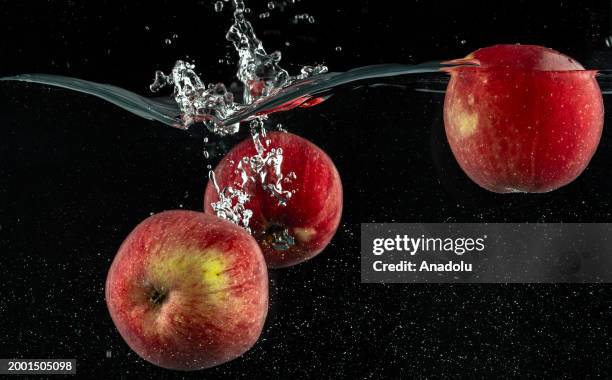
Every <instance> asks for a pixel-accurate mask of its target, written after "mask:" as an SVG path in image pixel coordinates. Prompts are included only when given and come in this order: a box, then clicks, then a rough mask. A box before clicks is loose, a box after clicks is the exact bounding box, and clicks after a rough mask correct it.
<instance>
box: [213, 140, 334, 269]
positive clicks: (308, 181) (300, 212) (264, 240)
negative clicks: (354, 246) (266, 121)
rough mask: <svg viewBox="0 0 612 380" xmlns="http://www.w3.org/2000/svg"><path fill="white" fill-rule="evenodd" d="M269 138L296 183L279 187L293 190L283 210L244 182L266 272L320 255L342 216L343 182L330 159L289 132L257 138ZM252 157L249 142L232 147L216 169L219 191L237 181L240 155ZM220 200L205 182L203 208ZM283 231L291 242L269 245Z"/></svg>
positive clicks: (255, 185)
mask: <svg viewBox="0 0 612 380" xmlns="http://www.w3.org/2000/svg"><path fill="white" fill-rule="evenodd" d="M263 140H270V148H273V147H280V148H282V149H283V162H282V172H283V174H284V175H285V176H286V175H287V174H288V173H290V172H294V173H295V174H296V177H297V178H296V179H295V180H293V181H292V182H291V183H289V184H283V187H284V189H288V190H295V193H294V194H293V195H292V197H291V198H290V199H289V201H288V202H287V205H286V206H282V205H279V202H278V200H277V199H276V198H275V197H274V196H272V195H271V194H270V193H269V192H267V191H266V190H264V188H263V186H261V184H260V183H255V182H252V181H249V182H248V184H247V185H246V186H248V189H247V190H248V192H249V194H253V195H254V196H253V197H252V198H251V199H250V200H249V201H248V202H247V203H246V207H248V208H249V209H250V210H252V211H253V217H252V218H251V220H250V224H249V227H250V228H251V231H252V233H253V236H254V237H255V239H256V240H257V242H258V243H259V245H260V247H261V250H262V252H263V255H264V257H265V259H266V263H267V264H268V267H270V268H281V267H288V266H291V265H295V264H298V263H301V262H304V261H306V260H308V259H310V258H312V257H314V256H316V255H317V254H319V253H320V252H321V251H322V250H323V249H324V248H325V247H326V246H327V245H328V244H329V242H330V240H331V239H332V237H333V236H334V234H335V232H336V230H337V229H338V225H339V223H340V217H341V215H342V182H341V181H340V175H339V174H338V170H337V169H336V167H335V166H334V163H333V162H332V160H331V159H330V158H329V156H328V155H327V154H326V153H325V152H323V150H321V149H320V148H319V147H317V146H316V145H314V144H313V143H311V142H310V141H308V140H306V139H304V138H302V137H299V136H296V135H294V134H291V133H283V132H268V134H267V136H266V137H265V138H263V139H262V141H263ZM255 154H256V151H255V146H254V143H253V141H252V140H251V139H250V138H249V139H247V140H244V141H242V142H241V143H239V144H238V145H236V146H235V147H234V148H233V149H232V150H231V151H230V152H228V154H227V155H226V156H225V157H224V158H223V159H222V160H221V162H220V163H219V165H218V166H217V167H216V168H215V178H216V180H217V184H218V185H219V188H220V189H223V188H224V187H226V186H234V187H236V184H240V183H242V181H241V177H240V174H239V173H238V172H237V171H236V165H237V164H238V163H239V162H240V160H241V159H242V158H243V157H246V156H248V157H251V156H253V155H255ZM218 200H219V196H218V194H217V192H216V190H215V188H214V185H213V184H212V183H211V182H210V181H209V183H208V186H207V187H206V191H205V195H204V210H205V212H207V213H214V212H215V211H214V210H213V208H212V206H211V203H213V202H217V201H218ZM278 228H287V229H288V231H289V234H290V235H291V236H292V237H293V238H294V241H295V244H294V245H293V246H292V247H290V248H289V249H286V250H278V249H276V248H275V247H274V246H273V245H272V244H270V241H271V233H273V232H274V230H275V229H278Z"/></svg>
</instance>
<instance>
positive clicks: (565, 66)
mask: <svg viewBox="0 0 612 380" xmlns="http://www.w3.org/2000/svg"><path fill="white" fill-rule="evenodd" d="M466 58H467V59H475V60H477V61H479V62H480V67H455V68H451V69H449V70H448V71H449V72H450V74H451V79H450V82H449V84H448V88H447V90H446V98H445V100H444V124H445V130H446V136H447V138H448V142H449V144H450V147H451V149H452V151H453V154H454V156H455V158H456V159H457V162H458V163H459V165H460V166H461V168H462V169H463V171H464V172H465V173H466V174H467V175H468V176H469V177H470V178H471V179H472V180H473V181H474V182H476V183H477V184H478V185H480V186H481V187H483V188H485V189H487V190H490V191H493V192H497V193H508V192H533V193H541V192H548V191H551V190H555V189H557V188H559V187H561V186H564V185H566V184H568V183H570V182H571V181H573V180H574V179H576V178H577V177H578V176H579V175H580V174H581V173H582V172H583V170H584V169H585V168H586V166H587V165H588V163H589V161H590V160H591V157H592V156H593V154H594V153H595V150H596V149H597V145H598V144H599V139H600V137H601V133H602V129H603V120H604V118H603V114H604V107H603V99H602V95H601V91H600V89H599V85H598V84H597V81H596V79H595V75H596V72H595V71H589V70H584V68H583V67H582V66H581V65H580V64H579V63H577V62H576V61H574V60H573V59H571V58H569V57H567V56H565V55H563V54H561V53H559V52H556V51H554V50H552V49H547V48H544V47H541V46H534V45H496V46H491V47H487V48H483V49H480V50H477V51H476V52H474V53H472V54H470V55H468V56H467V57H466Z"/></svg>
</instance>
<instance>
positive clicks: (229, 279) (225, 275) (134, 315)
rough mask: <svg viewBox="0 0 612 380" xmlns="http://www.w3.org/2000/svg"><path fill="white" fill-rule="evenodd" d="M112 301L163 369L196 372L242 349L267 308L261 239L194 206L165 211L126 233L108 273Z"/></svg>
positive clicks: (120, 325)
mask: <svg viewBox="0 0 612 380" xmlns="http://www.w3.org/2000/svg"><path fill="white" fill-rule="evenodd" d="M106 303H107V305H108V309H109V312H110V315H111V317H112V319H113V322H114V323H115V326H117V329H118V330H119V333H120V334H121V336H122V337H123V339H124V340H125V341H126V343H127V344H128V345H129V346H130V347H131V348H132V349H133V350H134V351H135V352H136V353H137V354H138V355H140V356H141V357H142V358H144V359H146V360H148V361H150V362H151V363H153V364H156V365H158V366H161V367H165V368H170V369H177V370H196V369H202V368H208V367H212V366H215V365H218V364H221V363H224V362H227V361H229V360H232V359H234V358H237V357H238V356H240V355H242V354H243V353H244V352H245V351H247V350H248V349H249V348H250V347H251V346H253V344H254V343H255V342H256V341H257V338H258V337H259V335H260V333H261V329H262V326H263V324H264V320H265V318H266V314H267V310H268V276H267V269H266V265H265V261H264V259H263V256H262V254H261V251H260V249H259V247H258V246H257V243H256V242H255V240H254V239H253V238H252V237H251V236H250V235H249V234H248V233H247V232H246V231H244V230H243V229H241V228H240V227H238V226H236V225H234V224H232V223H230V222H227V221H224V220H222V219H219V218H217V217H215V216H212V215H206V214H204V213H199V212H194V211H182V210H181V211H166V212H162V213H160V214H157V215H154V216H151V217H150V218H147V219H146V220H145V221H143V222H142V223H140V224H139V225H138V226H137V227H136V228H135V229H134V230H133V231H132V232H131V233H130V235H129V236H128V237H127V238H126V240H125V241H124V242H123V244H122V245H121V248H119V252H118V253H117V256H115V259H114V261H113V263H112V265H111V268H110V270H109V272H108V277H107V279H106Z"/></svg>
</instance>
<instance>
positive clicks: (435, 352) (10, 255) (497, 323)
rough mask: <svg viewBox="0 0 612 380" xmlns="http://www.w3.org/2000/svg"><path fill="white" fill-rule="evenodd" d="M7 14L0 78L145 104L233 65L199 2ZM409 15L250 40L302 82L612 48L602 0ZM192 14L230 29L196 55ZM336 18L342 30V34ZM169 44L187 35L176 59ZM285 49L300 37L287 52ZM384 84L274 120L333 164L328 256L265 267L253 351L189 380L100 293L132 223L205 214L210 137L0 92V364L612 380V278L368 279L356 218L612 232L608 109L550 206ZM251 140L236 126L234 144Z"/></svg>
mask: <svg viewBox="0 0 612 380" xmlns="http://www.w3.org/2000/svg"><path fill="white" fill-rule="evenodd" d="M3 5H4V7H3V8H1V9H0V25H2V26H1V27H2V28H4V31H5V34H9V35H10V36H11V37H12V38H10V39H3V40H2V41H0V51H2V52H3V57H5V58H3V59H1V60H0V74H1V75H14V74H18V73H23V72H45V73H50V74H56V75H66V76H74V77H79V78H87V79H90V80H92V81H95V82H101V83H113V84H116V85H117V86H120V87H122V88H127V89H129V90H130V91H133V92H136V93H141V94H144V93H146V91H147V86H148V84H149V83H150V82H151V79H152V73H153V71H154V70H155V69H164V70H167V69H168V68H169V67H171V66H172V64H173V62H174V60H175V59H177V58H181V57H184V56H185V55H187V54H189V55H190V56H191V57H192V58H194V59H196V60H197V62H198V63H199V64H200V67H201V68H202V71H204V72H205V73H209V74H206V75H205V77H206V78H207V79H209V80H211V81H215V80H225V79H226V78H230V76H231V74H232V72H233V71H234V67H233V66H231V65H227V66H225V65H219V64H217V62H216V60H217V59H218V57H222V56H223V55H224V53H225V52H226V51H227V50H228V49H229V48H228V47H227V46H226V44H225V42H224V41H223V34H224V31H225V28H226V26H227V20H228V18H229V14H228V13H222V14H216V13H214V12H213V11H212V4H209V3H208V2H206V3H203V4H197V3H196V4H192V5H191V6H189V7H186V8H185V9H183V10H181V11H178V10H177V11H172V9H174V8H173V7H176V4H175V3H170V2H168V3H167V4H166V5H165V7H162V8H155V9H153V8H151V6H150V4H149V3H146V2H142V3H138V2H130V3H129V4H124V3H110V2H108V3H107V2H100V3H87V4H85V3H83V4H72V5H69V4H68V3H67V4H66V5H64V4H60V3H51V4H45V5H42V4H37V6H32V5H27V4H16V3H4V4H3ZM262 7H263V5H262ZM408 7H409V10H408V11H406V12H405V13H399V12H397V11H396V10H391V9H389V8H385V7H382V6H381V3H380V2H367V1H366V2H360V3H356V2H348V1H347V2H344V1H342V2H338V3H336V2H335V3H334V4H333V6H332V5H331V4H326V6H325V7H322V6H317V5H316V4H314V3H313V4H310V2H303V3H300V4H299V8H295V9H300V11H299V12H297V11H296V12H295V13H303V12H308V13H311V14H313V15H315V17H316V19H317V23H316V24H315V25H316V27H313V26H309V25H307V24H298V25H293V24H291V23H289V22H286V20H287V19H288V17H287V18H285V17H283V16H282V15H281V14H279V13H276V14H274V13H273V19H272V20H270V21H269V22H263V21H256V28H257V30H262V32H260V34H261V35H260V37H261V38H262V39H264V41H266V46H268V45H269V46H270V48H269V49H270V50H271V49H273V48H274V47H276V48H280V49H282V50H283V53H284V58H283V59H284V61H285V62H286V63H290V62H295V63H296V65H295V67H294V69H297V67H299V66H300V65H302V64H307V63H312V62H313V61H318V62H322V61H324V63H326V64H327V65H328V66H330V68H331V69H332V70H338V71H343V70H347V69H349V68H352V67H357V66H364V65H368V64H377V63H387V62H406V63H416V62H425V61H429V60H437V59H445V58H452V57H460V56H464V55H465V54H467V53H468V52H470V51H472V50H474V49H475V48H478V47H481V46H487V45H490V44H493V43H499V42H523V43H539V44H543V45H546V46H549V47H552V48H556V49H557V50H560V51H562V52H564V53H567V54H569V55H571V56H574V57H575V58H576V59H578V60H579V61H581V62H582V63H584V64H585V65H588V66H591V67H593V66H592V65H598V67H602V65H603V64H605V63H606V62H607V61H608V57H609V56H610V55H611V53H610V51H609V49H608V48H607V47H606V45H605V42H604V41H605V37H606V36H607V35H608V27H609V20H608V4H607V3H606V2H592V3H589V4H587V5H585V4H584V3H583V4H577V2H576V3H572V4H570V3H568V2H562V3H560V2H554V1H550V2H538V3H537V4H533V2H527V1H524V2H515V3H514V4H513V5H510V4H507V5H499V4H494V3H491V4H488V5H484V6H481V5H478V6H477V5H472V6H465V5H460V4H455V3H442V2H440V3H438V2H427V3H426V4H425V3H424V2H423V3H421V2H415V3H409V5H408ZM159 9H164V12H160V11H159ZM286 12H288V11H286ZM202 20H209V21H207V23H206V25H208V27H210V28H211V29H212V30H217V29H216V28H218V42H217V41H215V40H212V41H211V42H210V44H209V45H207V46H206V48H207V49H208V50H207V52H206V53H202V52H201V49H200V48H199V46H200V45H199V44H198V41H197V40H195V39H194V38H193V37H189V35H195V34H196V33H198V32H200V31H201V26H202V24H203V22H202ZM517 20H521V22H520V25H519V23H518V22H517ZM340 21H343V22H346V23H349V27H347V28H346V30H343V29H341V28H338V27H337V24H336V23H338V22H340ZM145 26H149V30H148V31H147V30H146V29H145ZM32 30H36V31H37V32H36V33H32ZM330 30H333V31H334V33H330V32H329V31H330ZM173 33H176V34H178V36H179V37H178V38H177V39H176V40H175V41H174V42H173V43H172V44H171V45H169V46H168V45H166V44H165V43H164V39H165V38H168V36H171V35H172V34H173ZM285 40H290V41H291V42H292V43H293V44H292V45H291V46H289V47H284V43H285ZM463 40H465V43H462V41H463ZM209 41H210V39H209ZM268 41H269V42H268ZM336 46H342V50H341V51H340V52H337V51H336ZM109 51H110V52H109ZM287 66H288V69H291V68H292V67H291V65H290V64H289V65H287ZM213 76H214V78H213ZM388 81H389V82H390V83H393V84H399V85H406V86H404V87H374V88H371V87H363V88H360V89H357V90H351V89H348V88H340V89H339V90H338V91H337V92H336V93H335V94H334V96H333V97H332V98H330V99H329V100H328V101H326V102H325V103H323V104H321V105H319V106H317V107H315V108H310V109H297V110H295V111H294V112H290V113H285V114H277V115H275V116H272V121H273V122H275V123H276V122H280V123H282V124H283V125H284V126H285V127H286V128H287V129H289V131H291V132H294V133H298V134H301V135H303V136H305V137H307V138H309V139H311V140H312V141H314V142H315V143H316V144H317V145H319V146H321V147H322V148H323V149H324V150H326V151H327V152H328V153H329V154H330V156H331V157H332V159H333V160H334V162H335V163H336V166H337V167H338V170H339V172H340V174H341V177H342V180H343V184H344V191H345V211H344V215H343V220H342V225H341V227H340V229H339V231H338V233H337V235H336V237H335V238H334V240H333V243H332V245H331V246H330V247H329V248H328V249H327V250H326V251H325V252H324V253H322V254H321V255H320V256H319V257H317V258H316V259H314V260H312V261H311V262H308V263H306V264H303V265H300V266H297V267H295V268H291V269H286V270H277V271H271V281H272V283H271V290H272V293H271V310H270V315H269V318H268V322H267V325H266V328H265V332H264V334H263V335H262V338H261V339H260V341H259V342H258V344H257V345H256V346H255V347H254V348H253V349H252V350H251V351H249V352H248V353H247V354H246V355H245V356H243V357H242V358H240V359H238V360H235V361H233V362H230V363H228V364H225V365H222V366H220V367H217V368H214V369H211V370H207V371H203V372H197V373H193V374H183V373H178V374H177V373H174V372H171V371H166V370H162V369H159V368H156V367H154V366H153V365H150V364H148V363H146V362H144V361H142V360H141V359H139V358H138V357H137V356H136V355H135V354H134V353H132V352H131V350H130V349H129V348H128V347H127V346H126V345H125V343H124V342H123V340H122V339H121V337H120V336H119V335H118V333H117V331H116V329H115V328H114V326H113V324H112V321H111V320H110V318H109V316H108V313H107V310H106V306H105V304H104V298H103V286H104V280H105V277H106V272H107V270H108V267H109V265H110V261H111V260H112V258H113V256H114V254H115V252H116V250H117V248H118V247H119V244H120V243H121V241H122V240H123V238H124V237H125V236H126V235H127V234H128V233H129V231H131V229H132V228H133V227H134V226H135V225H136V224H137V223H138V222H140V221H141V220H142V219H144V218H146V217H147V216H148V215H149V214H150V213H152V212H159V211H162V210H166V209H174V208H181V207H182V208H185V209H194V210H199V209H201V207H202V197H203V189H204V186H205V184H206V180H207V176H206V173H207V169H206V167H205V162H204V160H203V158H202V148H203V146H202V137H203V136H204V134H205V133H204V130H203V129H201V128H193V129H191V130H189V131H187V132H185V131H181V130H178V129H174V128H168V127H165V126H163V125H160V124H157V123H154V122H151V121H148V120H145V119H143V118H140V117H137V116H134V115H132V114H130V113H127V112H125V111H123V110H121V109H119V108H117V107H115V106H113V105H111V104H108V103H106V102H103V101H101V100H99V99H96V98H94V97H91V96H87V95H80V94H75V93H73V92H70V91H67V90H62V89H51V88H46V87H39V86H32V85H24V84H20V83H6V84H1V85H0V99H1V101H0V109H1V111H2V112H1V113H0V114H1V115H2V130H1V132H0V160H1V162H2V164H1V165H0V205H2V207H1V209H0V226H1V227H0V248H1V249H2V252H3V254H2V256H1V257H2V258H1V259H0V278H2V284H3V288H2V301H0V321H1V322H2V331H3V334H2V335H0V336H1V338H0V357H7V358H8V357H23V358H35V357H43V358H44V357H55V358H60V357H75V358H77V360H78V373H79V374H81V375H84V376H85V375H89V376H94V375H95V374H98V375H100V374H104V376H106V377H109V378H115V377H119V376H125V377H136V376H138V377H141V378H149V377H150V378H159V377H167V378H171V377H194V378H202V377H206V378H253V377H255V378H286V377H289V376H291V377H294V378H305V377H309V378H312V377H315V376H320V377H323V378H343V377H348V376H352V377H359V378H362V377H366V378H384V377H397V376H400V375H402V376H404V377H406V378H408V377H413V376H420V377H440V376H448V377H452V376H454V377H493V376H497V377H519V376H529V375H530V376H531V377H537V378H542V377H584V376H585V375H597V374H598V375H601V376H604V377H605V376H606V375H609V373H610V363H611V362H610V349H609V347H610V344H611V343H612V341H611V338H610V336H611V335H610V333H611V331H610V330H611V326H612V324H611V323H610V321H611V320H612V319H611V318H612V315H611V314H612V289H610V287H609V286H608V285H512V286H510V285H455V286H450V285H365V284H361V283H360V276H359V243H358V241H359V224H360V223H362V222H392V221H402V222H445V221H449V222H451V221H452V222H481V221H483V222H484V221H490V222H610V221H612V215H611V210H612V205H611V197H610V189H612V177H611V176H610V174H609V173H610V165H609V160H610V157H611V154H610V152H611V151H612V150H611V149H612V146H611V145H612V144H611V141H612V135H611V133H610V130H608V129H607V124H608V123H610V121H611V120H610V117H609V116H608V117H606V127H605V128H604V135H603V137H602V141H601V144H600V146H599V149H598V151H597V153H596V155H595V156H594V158H593V160H592V162H591V164H590V165H589V167H588V169H587V170H586V172H585V173H584V174H583V175H582V176H581V177H580V178H578V179H577V180H576V181H575V182H573V183H572V184H570V185H568V186H566V187H564V188H562V189H560V190H558V191H555V192H552V193H548V194H539V195H523V194H519V195H497V194H492V193H489V192H486V191H484V190H482V189H480V188H479V187H477V186H476V185H474V184H473V183H471V182H470V181H469V180H468V179H467V178H466V177H465V175H464V174H463V173H462V172H461V171H460V169H459V168H458V166H457V164H456V163H455V161H454V159H453V157H452V155H451V153H450V149H449V147H448V145H447V143H446V138H445V136H444V130H443V124H442V120H441V110H442V100H443V95H441V94H435V93H422V92H417V91H414V86H413V83H412V82H410V80H409V79H407V78H404V79H401V78H400V79H392V80H388ZM604 100H605V102H606V109H608V110H609V109H610V107H611V106H612V104H610V99H608V98H607V97H606V98H604ZM245 137H246V134H245V132H244V131H243V133H242V134H241V135H239V136H236V137H235V138H231V139H229V140H227V141H225V142H224V144H225V146H226V147H229V146H231V144H232V143H233V142H234V141H237V140H240V139H241V138H245ZM213 142H214V141H213ZM219 149H220V150H223V147H220V148H219ZM212 164H213V165H214V164H215V162H212Z"/></svg>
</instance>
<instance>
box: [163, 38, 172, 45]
mask: <svg viewBox="0 0 612 380" xmlns="http://www.w3.org/2000/svg"><path fill="white" fill-rule="evenodd" d="M164 42H165V43H166V45H171V44H172V40H171V39H169V38H166V39H165V40H164Z"/></svg>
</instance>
